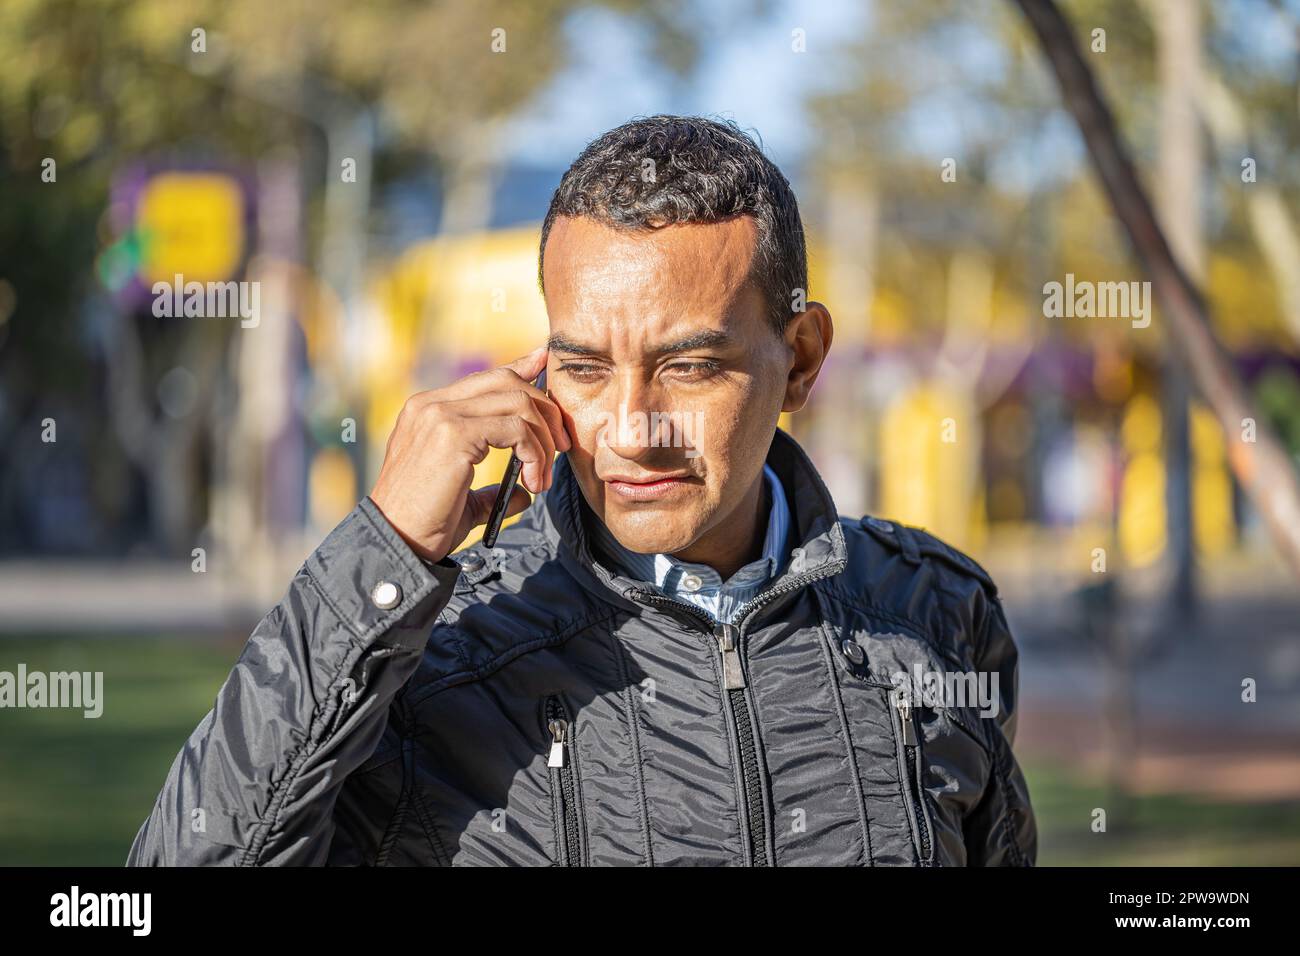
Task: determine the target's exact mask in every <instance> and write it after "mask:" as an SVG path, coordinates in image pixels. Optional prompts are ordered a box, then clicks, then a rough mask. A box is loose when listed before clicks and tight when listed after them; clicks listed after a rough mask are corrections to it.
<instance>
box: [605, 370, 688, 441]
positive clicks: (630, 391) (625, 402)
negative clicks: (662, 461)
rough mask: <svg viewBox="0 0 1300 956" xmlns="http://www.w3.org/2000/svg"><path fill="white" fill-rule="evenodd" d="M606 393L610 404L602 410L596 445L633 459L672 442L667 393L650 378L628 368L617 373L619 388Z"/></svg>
mask: <svg viewBox="0 0 1300 956" xmlns="http://www.w3.org/2000/svg"><path fill="white" fill-rule="evenodd" d="M607 394H608V395H609V398H610V400H611V402H612V407H606V408H605V409H603V415H602V418H603V423H602V429H601V432H602V434H601V435H598V436H597V443H598V444H604V445H606V446H608V447H609V448H610V449H611V450H612V451H613V452H614V453H615V454H617V455H618V456H619V457H620V458H627V459H630V460H632V461H637V460H640V459H642V458H644V457H645V456H646V455H647V454H649V453H650V452H651V451H652V450H653V449H656V448H663V447H670V446H671V445H672V429H671V422H670V419H671V416H670V415H669V414H668V411H669V409H668V408H667V407H666V406H665V405H664V402H665V401H667V399H668V396H667V395H666V394H664V391H663V389H662V388H660V387H659V386H658V384H657V383H656V382H655V381H654V380H653V379H649V380H647V379H646V378H645V377H644V376H642V375H641V374H639V373H635V372H630V371H629V372H628V373H624V374H623V375H620V376H619V379H618V387H617V388H614V389H611V390H610V391H609V393H607Z"/></svg>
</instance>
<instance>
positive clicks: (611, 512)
mask: <svg viewBox="0 0 1300 956" xmlns="http://www.w3.org/2000/svg"><path fill="white" fill-rule="evenodd" d="M806 276H807V266H806V259H805V252H804V238H803V227H802V224H801V221H800V218H799V211H798V206H797V204H796V202H795V197H794V196H793V194H792V193H791V191H790V187H789V184H788V183H787V182H786V180H785V178H784V176H782V174H781V173H780V171H779V170H778V169H777V168H776V167H775V166H774V165H773V164H772V163H771V162H770V161H769V160H768V159H767V158H766V157H764V156H763V154H762V152H761V151H760V150H759V149H758V148H757V147H756V146H755V144H754V143H753V142H752V141H751V140H750V139H749V138H748V137H747V136H745V135H744V134H742V133H741V132H740V131H739V130H738V129H737V128H736V127H735V126H734V125H727V124H722V123H717V122H713V121H709V120H704V119H698V118H691V117H676V116H655V117H651V118H649V119H644V120H637V121H634V122H631V123H628V124H626V125H624V126H621V127H619V128H618V129H615V130H613V131H611V132H609V133H607V134H606V135H604V136H602V137H601V138H600V139H598V140H596V141H595V142H594V143H592V144H591V145H590V146H589V147H588V148H587V149H586V150H585V151H584V152H583V153H582V155H581V156H580V157H579V158H578V159H577V161H576V162H575V163H574V164H573V166H572V167H571V168H570V169H569V170H568V172H567V173H566V174H565V175H564V178H563V180H562V181H561V183H560V186H559V188H558V189H557V191H556V193H555V196H554V198H553V199H552V202H551V207H550V210H549V212H548V214H547V217H546V221H545V223H544V225H543V227H542V241H541V254H540V265H539V280H540V281H541V282H542V287H543V293H544V295H545V297H546V303H547V310H548V313H549V317H550V326H551V337H550V340H549V343H548V344H549V349H547V348H542V349H539V350H538V351H536V352H534V353H533V354H531V355H528V356H525V357H524V358H521V359H519V360H517V361H515V362H512V363H511V364H509V365H507V366H504V367H503V368H499V369H494V370H491V371H487V372H482V373H479V374H476V375H471V376H469V377H467V378H464V379H462V380H460V381H458V382H455V383H453V384H451V385H448V386H447V387H445V388H441V389H435V390H433V391H431V392H424V393H421V394H419V395H416V396H414V397H413V398H411V399H410V400H409V401H408V402H407V403H406V406H405V407H404V408H403V410H402V413H401V415H400V416H399V418H398V421H397V425H396V427H395V429H394V430H393V433H392V436H391V437H390V439H389V442H388V448H387V453H386V456H385V460H384V463H383V467H382V469H381V472H380V475H379V478H378V481H377V482H376V484H375V487H374V489H373V491H372V492H371V494H370V496H369V497H368V498H366V499H364V500H363V501H362V502H361V503H360V505H358V507H357V508H356V510H355V511H354V512H353V513H352V514H351V515H350V516H349V517H348V518H347V519H346V520H344V521H343V523H342V524H340V525H339V526H338V528H336V529H335V530H334V531H333V532H331V534H330V535H329V536H328V537H327V538H326V539H325V541H324V543H322V544H321V546H320V547H319V548H318V549H317V551H316V552H315V553H314V554H312V555H311V557H309V558H308V560H307V561H306V563H305V564H304V566H303V567H302V569H301V570H300V571H299V573H298V575H297V577H296V578H295V579H294V581H293V583H292V584H291V585H290V588H289V592H288V594H287V595H286V596H285V598H284V600H283V601H282V602H281V603H280V604H279V606H277V607H276V608H274V609H273V610H272V611H271V613H270V614H268V615H267V617H266V618H265V619H264V620H263V621H262V622H261V624H260V625H259V626H258V627H257V629H256V631H255V632H254V633H253V635H252V637H251V639H250V640H249V642H248V645H247V647H246V648H245V650H244V653H243V655H242V657H241V658H240V660H239V662H238V664H237V665H236V666H235V669H234V671H233V672H232V674H231V675H230V678H229V679H228V680H227V681H226V683H225V685H224V686H223V687H222V689H221V692H220V694H219V696H218V698H217V701H216V705H215V707H214V708H213V710H212V711H211V713H209V714H208V715H207V717H205V718H204V720H203V722H202V723H201V724H200V725H199V727H198V728H197V729H196V730H195V732H194V734H193V735H192V736H191V738H190V740H189V741H188V743H187V744H186V745H185V747H184V749H182V751H181V753H180V754H179V756H178V757H177V758H176V761H175V763H174V764H173V766H172V768H171V772H170V774H169V776H168V778H167V781H166V783H165V785H164V787H163V790H162V793H161V795H160V796H159V798H158V801H157V804H156V805H155V807H154V810H153V813H152V815H151V816H150V817H149V819H148V820H147V821H146V822H145V824H144V826H143V827H142V828H141V830H140V833H139V835H138V836H137V837H136V840H135V844H134V846H133V847H132V849H131V854H130V863H132V864H229V865H249V866H251V865H280V864H323V863H329V864H341V865H346V864H364V865H410V864H432V865H450V864H469V865H474V864H558V865H566V866H576V865H588V864H590V865H608V864H620V865H621V864H628V865H669V864H710V865H715V864H731V865H753V866H774V865H777V866H780V865H799V864H830V865H895V866H897V865H902V866H915V865H921V866H939V865H942V866H950V865H963V864H970V865H1019V866H1028V865H1032V864H1033V863H1034V861H1035V855H1036V842H1037V841H1036V830H1035V822H1034V816H1033V812H1032V809H1031V807H1030V802H1029V797H1028V793H1027V789H1026V786H1025V781H1024V778H1023V777H1022V775H1021V772H1020V768H1019V767H1018V765H1017V763H1016V759H1015V757H1014V756H1013V754H1012V751H1011V743H1012V740H1013V737H1014V732H1015V709H1014V706H1015V700H1016V660H1017V653H1016V647H1015V644H1014V642H1013V640H1012V637H1011V634H1010V632H1009V630H1008V627H1007V622H1006V619H1005V617H1004V615H1003V611H1002V608H1001V605H1000V604H999V601H998V598H997V594H996V590H995V588H994V585H993V582H992V581H991V580H990V579H989V577H988V576H987V575H986V574H985V573H984V571H983V570H981V569H980V568H979V566H978V565H976V564H975V563H974V562H972V561H971V560H970V559H969V558H967V557H965V556H964V555H962V554H960V553H959V552H957V551H954V550H952V549H951V548H949V547H947V546H946V545H944V544H942V543H940V542H939V541H937V540H936V539H934V538H932V537H930V536H929V535H926V534H924V533H922V532H920V531H918V530H916V529H912V528H907V527H905V526H902V525H898V524H893V523H890V522H886V521H882V520H878V519H874V518H864V519H862V520H861V521H858V520H851V519H847V518H841V517H839V516H838V514H837V512H836V510H835V506H834V503H833V502H832V501H831V498H830V495H829V494H828V493H827V490H826V487H825V485H824V484H823V482H822V480H821V479H820V477H819V476H818V474H817V471H816V470H815V469H814V468H813V465H812V463H811V462H810V461H809V460H808V458H807V457H806V456H805V455H804V453H803V452H802V451H801V449H800V448H799V446H798V445H797V444H796V443H795V442H794V441H793V440H792V439H791V438H790V437H789V436H788V435H786V434H785V433H784V432H782V431H780V430H778V429H777V428H776V422H777V419H778V416H779V415H780V414H781V413H782V412H783V411H788V412H794V411H797V410H799V409H800V408H801V407H802V406H803V405H804V403H805V402H806V401H807V399H808V394H809V392H810V391H811V389H812V387H813V383H814V382H815V381H816V378H817V374H818V371H819V369H820V368H821V365H822V362H823V360H824V359H825V357H826V353H827V349H828V348H829V346H830V344H831V318H830V315H829V313H828V312H827V310H826V308H825V307H824V306H823V305H821V304H820V303H817V302H804V291H803V290H805V289H806V287H807V278H806ZM543 368H546V369H547V372H548V384H547V390H546V391H543V390H542V389H539V388H535V387H534V386H533V384H532V381H533V379H534V377H535V376H536V375H537V374H538V373H539V372H540V371H541V370H542V369H543ZM845 412H846V415H845V424H846V427H852V418H851V412H852V410H850V409H846V410H845ZM489 446H495V447H500V448H506V447H510V448H512V449H514V451H515V453H516V454H517V455H518V456H519V457H520V459H521V460H522V462H523V472H522V477H521V481H522V483H523V485H524V486H525V487H526V488H527V489H528V490H529V491H531V492H533V493H534V494H536V496H537V497H536V498H533V499H531V504H530V498H529V495H528V494H527V492H525V491H524V490H523V489H522V488H517V489H516V490H515V493H514V496H513V497H512V499H511V501H510V507H509V513H510V514H516V513H518V512H520V511H523V512H524V514H523V516H522V518H521V519H520V520H519V521H518V522H516V523H515V524H513V525H512V526H510V527H509V528H507V529H505V530H504V531H503V532H502V534H501V537H500V539H499V541H498V544H497V547H495V548H493V549H491V550H488V549H485V548H483V547H481V546H480V545H476V546H473V547H470V548H467V549H464V550H463V551H460V552H459V553H458V554H457V555H456V556H455V558H454V559H453V558H452V557H450V555H451V554H452V552H454V551H455V550H456V549H457V547H458V546H459V545H460V544H461V542H462V541H463V540H464V539H465V537H466V535H467V534H468V533H469V531H470V530H471V529H472V528H474V527H475V526H477V525H479V524H482V523H483V522H484V521H485V520H486V518H487V514H488V511H489V509H490V507H491V503H492V500H493V497H494V495H495V493H496V488H495V487H491V488H485V489H480V490H477V491H475V490H471V489H470V487H469V485H470V481H471V480H472V476H473V468H474V465H475V464H476V463H478V462H480V461H482V460H483V458H484V457H485V455H486V454H487V452H488V449H489ZM556 453H559V457H558V459H555V460H554V464H553V466H552V460H553V459H554V456H555V455H556ZM919 675H956V676H957V677H958V678H961V679H964V678H973V680H971V681H970V682H969V683H963V681H962V680H958V681H957V682H956V683H953V682H950V684H951V685H952V686H960V687H969V686H979V687H984V688H988V687H991V688H992V691H993V693H992V697H991V699H987V700H982V701H975V700H971V699H969V698H968V697H964V696H956V697H954V696H953V695H951V694H950V695H948V696H938V695H936V694H934V693H932V692H933V691H934V690H935V684H936V681H935V680H933V679H931V680H930V681H929V683H927V684H926V685H925V686H921V682H920V681H914V680H913V677H914V676H919ZM938 683H942V680H940V681H938Z"/></svg>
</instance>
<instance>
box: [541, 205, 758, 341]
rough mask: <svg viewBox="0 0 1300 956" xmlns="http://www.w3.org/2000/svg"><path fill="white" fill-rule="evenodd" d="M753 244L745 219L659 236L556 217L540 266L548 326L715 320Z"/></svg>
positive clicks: (752, 227) (745, 272)
mask: <svg viewBox="0 0 1300 956" xmlns="http://www.w3.org/2000/svg"><path fill="white" fill-rule="evenodd" d="M756 239H757V226H756V224H755V222H754V220H753V219H752V218H751V217H749V216H737V217H734V218H732V219H729V220H726V221H724V222H719V223H707V224H705V223H683V224H673V225H669V226H663V227H660V228H658V229H620V228H617V227H614V226H609V225H606V224H604V223H601V222H599V221H597V220H595V219H591V218H587V217H578V218H571V217H560V218H559V219H557V220H556V222H555V224H553V226H552V228H551V232H550V234H549V236H548V238H547V243H546V254H545V256H544V260H543V273H544V279H545V286H546V298H547V304H548V306H549V307H550V308H551V309H552V315H553V318H554V317H556V316H555V313H556V312H558V313H560V314H561V315H563V316H564V317H565V318H571V319H579V318H580V317H582V316H598V315H601V314H605V315H608V314H609V313H610V312H611V311H625V310H648V311H654V312H660V311H662V310H665V309H678V310H683V311H687V312H695V313H702V314H706V315H708V314H711V315H715V316H717V315H720V314H721V313H722V312H724V311H726V310H727V309H728V308H729V307H730V305H731V304H732V301H733V300H734V299H735V297H736V295H737V293H738V292H739V291H740V290H741V288H742V287H743V286H744V285H745V282H746V280H747V278H748V276H749V269H750V263H751V261H752V259H753V254H754V249H755V245H756Z"/></svg>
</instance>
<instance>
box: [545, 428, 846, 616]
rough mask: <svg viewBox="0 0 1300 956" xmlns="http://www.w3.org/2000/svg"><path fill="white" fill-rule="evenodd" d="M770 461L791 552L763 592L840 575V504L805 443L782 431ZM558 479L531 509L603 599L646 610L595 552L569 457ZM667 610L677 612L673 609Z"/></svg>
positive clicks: (632, 586)
mask: <svg viewBox="0 0 1300 956" xmlns="http://www.w3.org/2000/svg"><path fill="white" fill-rule="evenodd" d="M766 460H767V463H768V464H769V465H771V466H772V470H773V471H775V472H776V475H777V477H778V478H779V479H780V480H781V485H782V487H783V488H784V489H785V496H786V502H787V504H788V506H789V509H790V533H789V539H788V544H789V547H790V548H791V551H790V554H789V555H788V556H789V557H790V561H789V562H787V563H786V564H785V571H784V573H782V574H781V575H780V576H779V577H777V578H775V579H773V580H771V581H769V582H768V585H767V587H766V588H764V591H763V592H760V595H761V594H762V593H765V592H766V591H767V590H769V589H772V588H781V587H783V586H787V585H789V584H791V583H792V582H794V581H795V580H800V581H803V582H804V583H806V582H807V581H812V580H814V579H817V578H822V577H828V576H830V575H833V574H838V573H839V572H840V571H842V570H843V569H844V567H845V565H846V564H847V563H848V561H847V555H848V549H847V548H846V546H845V543H844V531H843V529H842V528H841V527H840V523H839V512H838V510H837V509H836V507H835V502H834V500H833V499H832V498H831V494H830V491H829V490H827V488H826V484H825V482H823V481H822V478H821V475H819V474H818V473H817V469H816V468H815V467H813V463H812V461H810V460H809V458H808V455H807V454H806V453H805V452H804V450H803V449H802V448H801V447H800V446H799V443H798V442H796V441H795V440H794V439H793V438H791V437H790V436H789V435H788V434H786V433H785V432H784V431H782V430H781V429H779V428H778V429H776V430H775V432H774V434H773V436H772V443H771V445H770V447H769V448H768V452H767V459H766ZM552 477H553V479H554V480H553V481H552V484H551V487H550V489H549V490H548V491H546V492H544V493H543V494H541V495H539V496H538V500H536V501H534V502H533V504H532V505H531V506H530V508H529V510H530V511H532V512H533V513H534V520H535V521H536V522H537V528H538V530H539V531H540V532H541V534H542V535H543V537H544V538H545V539H546V540H547V542H548V544H549V545H550V546H551V548H552V549H553V551H554V553H555V554H556V555H557V556H558V557H559V559H560V561H561V562H562V563H563V564H564V565H565V567H566V568H567V569H568V570H569V572H570V573H571V574H572V575H573V576H574V578H576V579H577V580H578V582H579V583H581V584H582V585H583V586H584V587H585V588H587V589H588V590H590V591H592V592H593V593H595V594H596V596H597V597H600V598H601V599H603V600H606V601H612V602H614V603H616V604H619V605H621V606H624V607H625V608H627V609H629V610H632V611H634V612H635V613H641V611H642V610H643V609H644V608H645V607H646V606H647V605H646V602H645V601H644V600H642V599H641V595H642V594H643V593H644V587H645V585H644V584H642V583H641V582H638V581H635V580H633V579H631V578H628V577H625V576H622V575H620V574H618V573H617V572H616V571H615V570H613V569H611V568H609V567H607V566H606V565H605V564H603V563H602V562H601V560H600V559H599V558H598V557H597V556H596V554H594V553H593V550H592V547H591V545H592V541H591V536H590V535H589V534H588V533H587V527H588V524H587V523H588V522H591V521H597V520H599V519H598V518H597V517H596V516H595V514H594V513H593V512H592V511H591V509H590V508H589V507H587V504H586V501H585V499H584V498H583V496H582V489H581V487H580V486H579V485H578V481H577V478H576V477H575V476H574V474H573V469H572V467H571V466H570V465H569V458H568V456H567V455H559V456H557V458H556V461H555V464H554V466H553V467H552ZM661 606H662V605H661ZM666 610H668V611H669V613H674V612H673V611H672V609H671V608H666ZM674 616H676V615H674Z"/></svg>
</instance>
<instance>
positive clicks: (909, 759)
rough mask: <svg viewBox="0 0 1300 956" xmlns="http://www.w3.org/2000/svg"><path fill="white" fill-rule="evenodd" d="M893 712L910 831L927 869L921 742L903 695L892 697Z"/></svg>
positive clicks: (907, 699)
mask: <svg viewBox="0 0 1300 956" xmlns="http://www.w3.org/2000/svg"><path fill="white" fill-rule="evenodd" d="M894 709H895V710H897V711H898V721H899V728H900V730H901V734H902V736H901V739H902V748H903V774H904V776H906V777H907V795H908V802H909V804H910V806H909V807H908V812H909V813H910V814H911V816H912V831H913V832H914V833H915V834H916V836H917V842H918V844H919V846H918V847H917V849H918V852H919V853H920V855H921V856H920V859H921V865H922V866H929V865H930V860H931V852H930V825H929V821H928V819H927V814H926V810H925V798H924V797H923V796H922V792H921V787H922V786H923V781H922V780H921V739H920V737H919V736H918V735H917V733H916V725H915V724H914V723H913V722H912V700H911V698H910V697H909V696H908V695H907V692H906V691H899V692H898V693H897V694H896V695H895V696H894Z"/></svg>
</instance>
